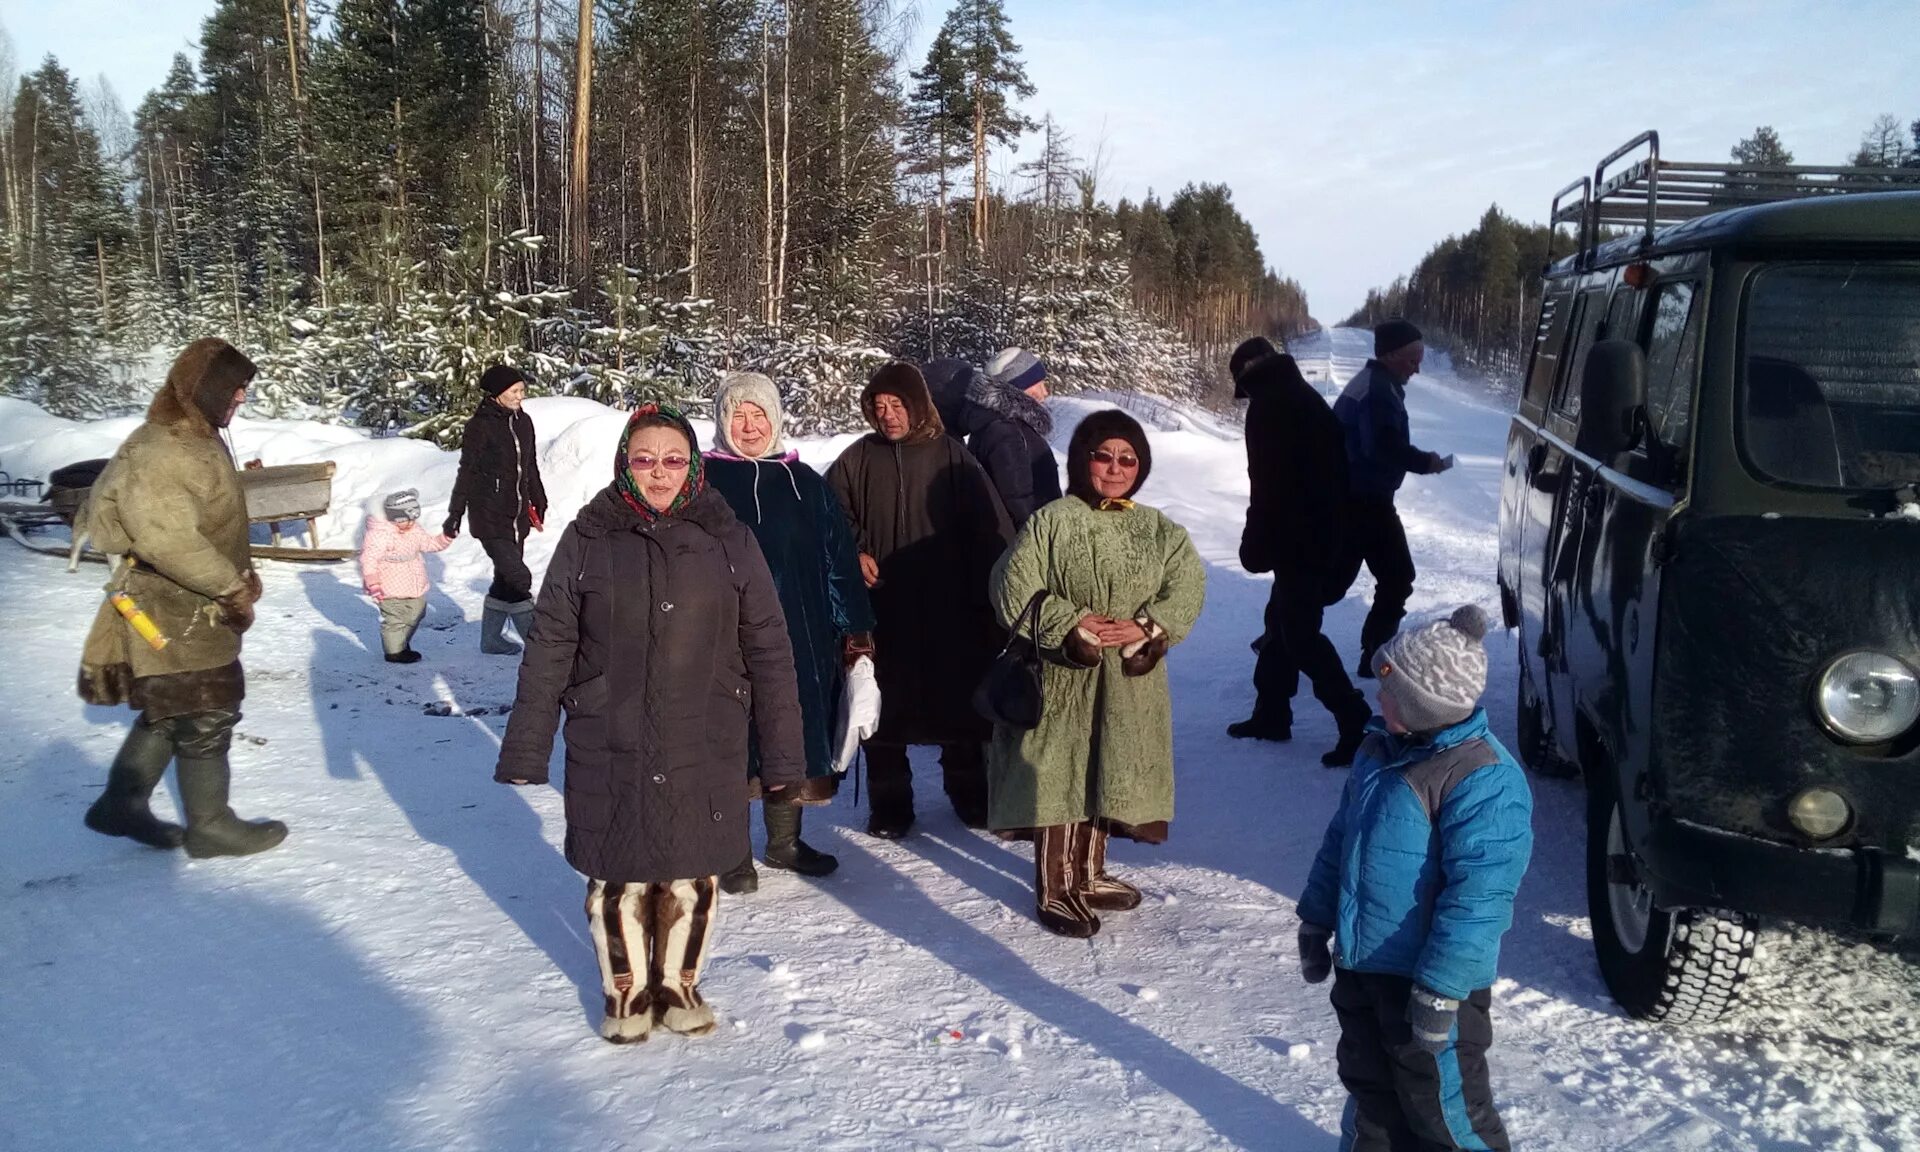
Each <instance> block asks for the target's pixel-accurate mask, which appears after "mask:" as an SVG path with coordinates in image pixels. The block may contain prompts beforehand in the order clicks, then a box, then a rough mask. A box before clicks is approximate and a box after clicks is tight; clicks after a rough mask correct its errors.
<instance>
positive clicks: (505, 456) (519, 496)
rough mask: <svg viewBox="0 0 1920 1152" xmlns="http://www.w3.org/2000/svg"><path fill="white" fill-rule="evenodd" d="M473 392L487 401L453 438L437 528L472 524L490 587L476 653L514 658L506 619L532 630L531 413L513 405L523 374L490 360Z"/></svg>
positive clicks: (538, 496)
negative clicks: (455, 461)
mask: <svg viewBox="0 0 1920 1152" xmlns="http://www.w3.org/2000/svg"><path fill="white" fill-rule="evenodd" d="M480 390H481V391H482V392H484V393H486V394H487V398H486V399H485V400H482V401H480V407H479V408H478V409H477V410H475V412H474V414H473V415H472V416H471V417H469V418H468V420H467V428H466V431H465V432H464V433H463V434H462V435H461V437H460V474H459V476H458V477H457V478H456V479H455V480H454V482H453V499H452V500H451V501H449V503H448V507H447V522H446V524H445V525H443V526H442V528H441V531H443V532H445V533H446V534H447V535H449V536H458V535H459V534H460V521H461V519H462V518H463V517H465V518H467V519H469V520H470V521H471V522H472V529H473V538H474V539H475V540H478V541H480V546H481V547H482V548H484V549H486V552H487V558H488V559H490V560H492V561H493V585H492V587H490V588H488V589H487V600H486V609H485V612H484V614H483V615H482V616H481V619H480V650H481V651H482V652H485V653H488V654H489V655H494V656H517V655H519V654H520V648H519V646H518V645H516V644H514V643H512V642H511V641H509V640H508V639H507V638H506V636H505V634H504V632H505V629H506V625H507V620H508V619H509V618H511V619H512V620H513V627H514V631H516V632H518V633H519V634H520V640H521V642H522V643H524V642H525V641H526V639H527V633H528V632H529V631H530V630H531V629H532V627H533V573H532V572H531V571H529V570H528V569H527V561H526V557H525V549H526V543H527V533H528V532H531V531H538V530H539V529H540V527H541V524H542V522H543V521H544V520H545V519H546V515H547V490H546V487H545V486H544V485H542V484H541V483H540V456H539V453H538V452H537V451H535V445H534V438H533V417H531V416H529V415H527V413H526V410H525V409H524V408H522V407H521V403H522V402H523V401H524V400H525V399H526V398H527V378H526V377H525V376H523V375H521V373H520V370H519V369H518V368H514V367H512V366H511V365H507V364H495V365H494V366H493V367H491V368H489V369H487V370H486V371H485V372H483V373H481V375H480Z"/></svg>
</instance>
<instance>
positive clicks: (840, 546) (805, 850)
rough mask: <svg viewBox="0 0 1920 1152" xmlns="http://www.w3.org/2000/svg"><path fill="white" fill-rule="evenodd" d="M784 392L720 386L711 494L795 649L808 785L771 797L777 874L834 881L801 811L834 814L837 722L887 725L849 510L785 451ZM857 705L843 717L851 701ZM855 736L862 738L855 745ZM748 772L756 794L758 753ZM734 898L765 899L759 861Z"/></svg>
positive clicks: (754, 383) (751, 382)
mask: <svg viewBox="0 0 1920 1152" xmlns="http://www.w3.org/2000/svg"><path fill="white" fill-rule="evenodd" d="M784 416H785V414H784V413H783V411H782V410H781V405H780V392H779V389H778V388H776V387H775V386H774V383H773V381H771V380H769V379H767V378H766V377H765V376H761V375H759V374H757V373H751V372H743V373H736V374H734V375H731V376H728V377H727V378H726V379H725V380H723V381H721V382H720V387H719V390H718V391H717V392H716V393H715V395H714V413H713V417H714V429H715V430H714V448H713V450H712V451H710V452H708V453H707V454H706V470H707V482H708V483H709V484H710V485H711V486H712V487H713V488H714V490H715V491H717V492H719V493H720V494H721V495H722V496H725V497H726V498H727V502H728V503H729V504H730V505H732V506H733V512H734V515H735V516H738V517H739V518H740V520H741V521H742V522H743V523H745V524H746V525H747V527H748V528H749V529H751V530H752V532H753V534H754V536H755V537H756V538H757V539H758V540H759V542H760V550H761V551H762V552H764V553H765V554H766V557H767V564H768V566H769V567H771V568H772V569H773V581H774V584H775V585H776V586H777V587H778V589H779V591H780V607H781V609H782V611H784V612H785V613H786V617H787V633H788V635H789V636H790V637H791V638H792V641H793V664H794V671H795V672H796V673H797V675H798V677H799V681H800V710H801V713H802V716H803V718H804V720H805V726H806V752H807V782H806V784H805V786H803V787H800V788H789V789H786V790H785V791H783V792H781V793H779V794H777V795H766V796H763V797H762V807H763V812H764V815H765V817H766V822H767V852H766V857H765V859H766V863H767V865H768V866H769V867H772V868H779V869H784V870H790V871H794V872H799V873H800V874H802V875H805V876H825V875H827V874H828V873H830V872H832V871H833V870H834V869H835V868H837V867H839V865H840V862H839V861H838V860H836V859H835V858H834V857H832V856H829V855H827V854H826V853H823V852H817V851H815V850H814V849H813V848H811V847H809V846H808V845H807V844H806V843H804V842H803V841H802V840H801V839H800V810H801V806H802V805H807V804H825V803H827V802H828V801H829V800H831V799H832V798H833V795H834V792H835V791H836V789H837V788H838V786H839V781H840V776H839V773H840V771H842V770H843V769H844V767H845V758H844V757H843V756H842V755H841V754H840V745H841V744H842V743H843V742H844V741H842V740H841V739H839V735H840V734H838V733H836V732H835V724H836V717H839V716H841V715H842V714H843V713H846V712H849V711H850V712H851V713H852V717H851V719H852V723H854V724H855V725H856V726H857V725H858V724H859V721H860V717H861V716H862V715H869V716H871V717H872V718H873V720H876V721H877V719H878V717H879V711H880V710H879V701H878V694H879V690H878V688H876V687H875V686H874V680H873V662H872V659H871V654H872V652H873V626H874V620H873V609H872V607H871V606H870V605H869V604H868V602H867V587H866V581H865V580H864V579H862V577H861V575H860V554H859V551H858V549H857V548H855V546H854V542H853V532H852V528H851V526H850V525H849V524H848V522H847V516H846V512H845V511H844V510H843V509H842V508H841V507H840V500H839V498H838V497H836V496H835V495H834V494H833V490H832V489H831V488H829V487H828V486H827V484H826V482H825V481H823V480H822V479H821V478H820V474H819V473H817V472H815V471H814V470H813V469H811V468H809V467H807V466H806V465H805V464H803V463H801V462H800V457H799V454H798V453H796V452H791V451H789V450H788V449H787V446H786V443H785V440H784V437H783V436H782V429H781V425H782V424H783V423H784ZM849 694H851V695H852V696H853V699H851V700H848V701H846V702H845V703H846V704H847V705H850V706H851V707H844V706H843V700H842V697H843V696H846V695H849ZM856 735H857V733H856ZM749 759H750V760H751V761H752V763H750V764H748V765H746V769H747V771H748V772H749V773H750V774H751V775H752V776H753V778H754V779H755V781H756V783H757V781H758V776H759V762H758V754H757V752H753V751H750V752H749ZM720 883H721V886H722V888H723V889H724V890H725V891H727V892H730V893H740V892H751V891H753V890H754V889H756V888H758V887H759V883H760V881H759V875H758V873H756V872H755V871H754V867H753V857H752V855H751V854H749V855H748V857H747V859H745V860H743V861H741V863H740V866H739V867H738V868H735V869H734V870H733V871H732V872H729V873H727V874H726V875H724V876H722V877H721V878H720Z"/></svg>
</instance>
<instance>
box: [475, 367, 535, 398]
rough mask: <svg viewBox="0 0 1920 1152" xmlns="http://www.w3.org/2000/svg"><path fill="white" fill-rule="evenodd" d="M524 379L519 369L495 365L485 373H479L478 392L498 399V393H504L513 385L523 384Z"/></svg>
mask: <svg viewBox="0 0 1920 1152" xmlns="http://www.w3.org/2000/svg"><path fill="white" fill-rule="evenodd" d="M526 379H527V378H526V376H524V375H523V374H522V373H521V371H520V369H518V368H515V367H514V366H513V365H511V364H495V365H494V366H493V367H491V368H489V369H487V370H486V371H485V372H482V373H480V391H482V392H485V393H486V394H487V395H489V396H493V397H498V396H499V395H500V393H502V392H505V391H506V390H507V389H509V388H511V387H513V386H514V385H515V384H522V383H525V382H526Z"/></svg>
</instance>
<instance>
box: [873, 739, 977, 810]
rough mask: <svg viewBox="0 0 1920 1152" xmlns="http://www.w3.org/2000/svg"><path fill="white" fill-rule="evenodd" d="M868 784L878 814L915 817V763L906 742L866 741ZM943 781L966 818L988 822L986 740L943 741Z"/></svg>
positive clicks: (941, 772) (950, 799) (948, 792)
mask: <svg viewBox="0 0 1920 1152" xmlns="http://www.w3.org/2000/svg"><path fill="white" fill-rule="evenodd" d="M865 748H866V753H867V786H868V787H869V788H871V789H872V790H873V813H874V815H875V816H890V817H895V818H904V819H907V820H911V819H913V765H912V763H911V762H910V761H909V760H908V759H907V746H906V745H904V744H876V743H868V744H867V745H865ZM940 775H941V782H942V783H943V784H944V785H945V786H946V792H947V800H948V801H949V802H951V803H952V804H953V810H954V811H955V812H957V813H959V815H960V818H961V819H962V820H965V821H968V822H969V823H984V822H985V821H986V817H987V750H986V746H985V745H982V744H973V743H968V744H942V745H941V746H940Z"/></svg>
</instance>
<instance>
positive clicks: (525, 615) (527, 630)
mask: <svg viewBox="0 0 1920 1152" xmlns="http://www.w3.org/2000/svg"><path fill="white" fill-rule="evenodd" d="M507 616H508V617H509V618H510V619H512V621H513V630H514V632H515V633H516V634H517V635H518V636H519V637H520V643H522V644H526V643H528V642H529V641H531V640H532V639H533V601H531V600H522V601H520V603H518V604H515V605H514V606H513V607H512V608H509V609H508V610H507Z"/></svg>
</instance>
